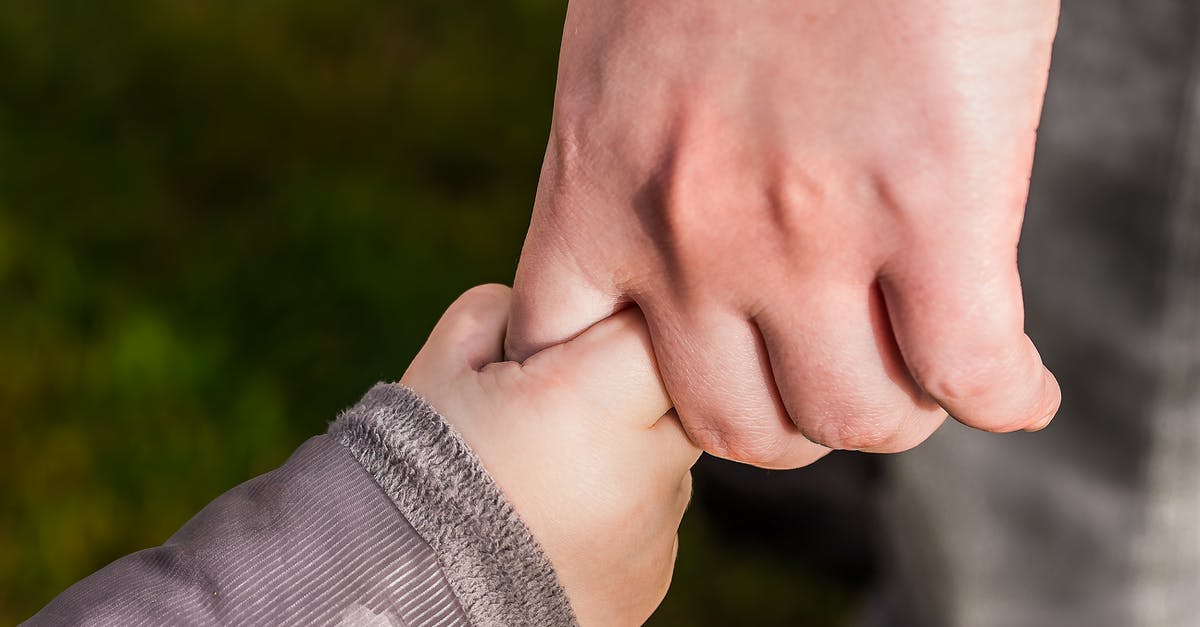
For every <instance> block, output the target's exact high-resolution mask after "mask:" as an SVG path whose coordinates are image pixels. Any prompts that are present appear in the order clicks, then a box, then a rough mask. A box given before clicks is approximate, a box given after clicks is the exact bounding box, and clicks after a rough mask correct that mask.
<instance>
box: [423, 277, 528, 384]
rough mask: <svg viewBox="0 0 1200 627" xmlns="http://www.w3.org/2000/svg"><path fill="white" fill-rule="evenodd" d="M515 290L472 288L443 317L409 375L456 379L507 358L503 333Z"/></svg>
mask: <svg viewBox="0 0 1200 627" xmlns="http://www.w3.org/2000/svg"><path fill="white" fill-rule="evenodd" d="M511 303H512V290H511V289H510V288H509V287H508V286H505V285H498V284H489V285H480V286H478V287H473V288H471V289H469V290H467V291H466V292H465V293H463V295H462V296H459V297H458V299H456V300H455V301H454V303H453V304H451V305H450V307H448V308H447V309H446V313H444V314H442V317H441V319H440V320H438V323H437V325H436V326H435V327H434V328H433V332H432V333H430V334H429V339H428V340H426V342H425V346H423V347H422V348H421V351H420V352H419V353H418V354H417V357H416V358H415V359H413V363H412V365H411V366H409V372H408V373H405V377H406V378H408V377H409V374H410V373H415V372H420V373H422V374H429V373H436V374H437V376H441V377H454V376H457V375H459V374H462V373H464V372H468V371H471V370H479V369H480V368H482V367H483V366H485V365H487V364H489V363H492V362H496V361H502V360H503V359H504V332H505V328H506V327H507V326H508V312H509V307H510V305H511Z"/></svg>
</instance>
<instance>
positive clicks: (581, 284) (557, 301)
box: [505, 214, 619, 361]
mask: <svg viewBox="0 0 1200 627" xmlns="http://www.w3.org/2000/svg"><path fill="white" fill-rule="evenodd" d="M540 215H541V214H535V216H534V220H533V222H532V223H531V224H530V227H529V234H528V235H527V236H526V238H525V246H524V248H523V250H522V251H521V259H520V261H519V262H518V264H517V274H516V277H515V278H514V279H513V301H512V316H511V318H510V319H509V324H508V334H507V337H506V339H505V355H506V357H507V358H508V359H511V360H513V361H525V360H526V359H528V358H529V357H530V356H531V355H533V354H534V353H536V352H538V351H541V350H543V349H545V348H547V347H549V346H553V345H555V344H560V343H562V342H565V341H567V340H569V339H571V338H573V337H575V336H576V335H579V334H580V333H582V332H583V331H584V330H585V329H587V328H589V327H591V326H592V325H594V324H596V323H597V322H599V321H600V320H603V319H605V318H607V317H608V316H609V315H611V314H612V313H613V312H614V311H616V310H617V309H618V307H619V299H618V298H617V296H616V295H615V294H614V293H613V291H612V290H610V289H607V288H605V287H603V286H597V285H596V284H594V283H593V282H592V280H591V279H590V278H589V276H588V275H587V273H585V272H584V271H583V270H582V269H581V268H580V267H579V266H578V264H577V262H576V260H575V258H574V257H573V256H572V255H571V254H570V253H568V252H566V250H565V247H564V246H563V245H562V237H563V235H562V233H560V232H556V231H555V228H556V227H555V225H554V224H552V223H547V221H548V219H542V218H540V217H539V216H540Z"/></svg>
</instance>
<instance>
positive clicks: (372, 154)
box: [0, 0, 855, 625]
mask: <svg viewBox="0 0 1200 627" xmlns="http://www.w3.org/2000/svg"><path fill="white" fill-rule="evenodd" d="M564 10H565V2H563V1H562V0H507V1H503V2H482V3H481V2H463V1H460V0H453V1H451V0H440V1H413V0H410V1H408V2H402V3H395V2H382V1H375V0H337V1H328V2H319V3H318V2H305V1H300V0H292V1H289V2H284V1H281V0H254V1H246V0H240V1H237V2H234V1H228V0H204V1H189V0H106V1H105V2H91V1H82V0H5V2H3V3H0V374H2V376H0V623H3V624H10V623H13V622H15V621H18V620H21V619H23V618H25V617H27V616H29V615H30V614H31V613H32V612H34V611H36V609H37V608H39V607H40V606H42V605H43V604H44V603H46V602H47V601H48V600H49V599H50V598H52V597H53V596H54V595H55V594H56V593H58V592H59V591H61V590H62V589H64V588H65V587H67V586H68V585H70V584H71V583H72V582H74V581H76V580H77V579H79V578H81V577H83V576H84V575H86V574H88V573H90V572H92V571H94V570H96V569H97V568H99V567H101V566H103V565H104V564H106V563H107V562H109V561H111V560H113V559H115V558H117V557H119V556H121V555H123V554H126V553H129V552H132V551H135V550H138V549H141V548H144V547H147V546H151V545H155V544H158V543H161V542H162V541H163V540H165V539H166V538H167V537H168V536H169V535H170V534H171V533H172V532H173V531H174V530H175V529H176V528H177V527H178V526H179V525H181V524H182V523H183V522H184V521H186V520H187V519H188V518H189V517H190V516H191V514H193V513H194V512H196V511H197V510H198V509H199V508H200V507H201V506H202V505H203V504H204V503H206V502H207V501H208V500H210V499H212V498H213V497H215V496H216V495H218V494H220V493H221V492H223V491H225V490H226V489H228V488H230V487H232V486H233V485H236V484H237V483H239V482H241V481H244V480H246V479H248V478H250V477H251V476H254V475H255V474H258V473H262V472H264V471H266V470H269V469H271V468H272V467H274V466H276V465H277V464H279V463H280V462H281V461H282V460H283V459H285V457H286V456H287V455H288V453H289V452H290V451H291V450H292V449H293V448H294V447H295V446H296V445H298V444H299V443H300V442H301V441H302V440H304V439H305V438H306V437H308V436H310V435H312V434H316V433H319V432H321V431H323V430H324V428H325V426H326V424H327V421H329V420H330V419H331V418H333V416H334V415H335V414H336V412H337V411H339V410H340V409H341V408H343V407H346V406H347V405H349V404H351V403H352V402H354V401H355V400H356V399H357V397H358V396H359V395H360V394H361V393H362V392H363V391H365V390H366V389H367V388H368V387H369V386H370V385H371V384H372V383H373V382H375V381H377V380H381V379H395V378H398V377H399V375H400V374H401V373H402V371H403V369H404V367H405V365H406V364H407V362H408V360H409V358H410V357H411V356H412V354H413V353H414V352H415V350H416V349H417V348H418V347H419V345H420V343H421V341H422V339H423V338H424V335H425V333H426V332H427V330H428V329H429V328H430V327H431V326H432V324H433V322H434V321H435V320H436V318H437V315H438V314H439V313H440V311H441V310H442V308H443V307H445V305H447V304H448V303H449V302H450V301H451V300H452V299H453V298H454V297H455V296H456V295H457V294H458V293H459V292H461V291H462V290H463V289H465V288H467V287H469V286H471V285H474V284H478V283H482V282H487V281H500V282H509V281H510V279H511V277H512V273H513V270H514V268H515V265H516V260H517V256H518V253H519V251H520V245H521V240H522V236H523V233H524V229H525V226H526V224H527V221H528V217H529V207H530V204H531V201H532V198H533V193H534V189H535V185H536V181H537V174H538V169H539V164H540V160H541V155H542V151H543V148H544V146H545V140H546V134H547V131H548V126H549V116H550V107H551V103H552V97H553V88H554V75H555V62H556V55H557V51H558V43H559V37H560V33H561V25H562V19H563V13H564ZM700 485H701V484H700V483H698V486H700ZM698 489H699V488H698ZM694 510H695V511H693V512H692V513H691V514H690V515H689V518H688V519H687V520H686V521H685V526H684V529H683V543H682V552H681V555H680V569H679V572H678V574H677V577H676V582H675V584H674V586H673V588H672V591H671V593H670V595H669V597H668V600H667V602H666V604H665V605H664V606H663V608H662V609H661V610H660V612H659V614H658V615H656V618H655V619H654V623H655V624H660V625H731V624H745V623H746V622H747V619H748V617H755V618H754V620H753V621H752V623H753V624H762V625H775V624H778V625H791V624H797V623H805V624H818V625H819V624H830V623H832V622H835V621H836V620H837V618H838V617H841V616H844V615H846V612H847V611H848V610H849V608H851V607H852V606H853V605H854V602H855V599H854V594H852V592H851V590H849V589H848V588H847V587H846V586H845V585H844V582H842V581H840V580H839V579H838V578H836V577H832V576H827V575H822V574H821V570H820V569H817V568H812V567H806V566H805V565H804V563H803V555H800V554H799V553H801V551H798V550H797V551H791V550H788V549H787V548H786V547H783V548H780V547H776V548H771V547H767V546H755V545H753V543H751V544H749V545H744V544H739V543H737V542H732V541H727V539H726V538H725V536H724V535H722V532H720V529H721V528H722V527H721V525H720V524H719V523H718V522H714V521H713V520H712V519H711V516H709V515H708V514H707V513H706V509H705V508H704V507H700V506H698V507H695V508H694Z"/></svg>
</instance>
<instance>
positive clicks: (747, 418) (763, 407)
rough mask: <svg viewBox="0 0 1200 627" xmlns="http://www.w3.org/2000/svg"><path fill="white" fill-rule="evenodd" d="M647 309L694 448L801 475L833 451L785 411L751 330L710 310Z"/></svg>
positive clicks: (664, 370) (728, 314)
mask: <svg viewBox="0 0 1200 627" xmlns="http://www.w3.org/2000/svg"><path fill="white" fill-rule="evenodd" d="M644 307H645V308H646V311H647V319H648V321H649V326H650V333H651V336H652V337H653V338H654V349H655V355H656V356H657V357H658V359H659V366H660V368H661V370H662V375H663V379H664V381H665V382H666V385H667V389H668V390H669V391H670V393H671V398H672V399H673V400H674V401H675V409H676V411H677V412H678V413H679V417H680V418H681V420H682V421H683V426H684V429H686V430H687V433H688V435H689V436H690V437H691V439H692V441H693V442H695V443H696V444H697V445H699V446H700V447H701V448H702V449H704V450H705V451H707V452H709V453H711V454H713V455H716V456H718V457H723V458H725V459H731V460H734V461H739V462H744V463H749V464H754V465H756V466H762V467H767V468H797V467H800V466H804V465H807V464H810V463H812V462H813V461H816V460H817V459H819V458H820V457H822V456H823V455H825V454H826V453H827V452H829V449H827V448H825V447H823V446H820V445H817V444H814V443H812V442H810V441H809V440H807V439H805V437H804V436H803V435H802V434H801V433H800V430H799V429H798V428H797V427H796V425H795V424H793V423H792V421H791V419H790V418H789V417H788V415H787V412H786V411H784V408H783V405H782V403H781V402H780V398H779V394H778V392H777V391H776V389H775V383H774V381H773V379H772V377H771V365H770V362H769V360H768V357H767V355H766V351H765V348H764V346H763V343H762V338H761V337H760V336H759V334H758V331H757V329H756V328H755V327H754V325H753V324H752V323H750V322H749V321H747V320H746V319H744V318H743V317H742V316H740V315H739V314H736V313H733V312H724V311H720V310H715V309H711V308H702V307H690V308H688V309H686V310H683V311H680V310H678V309H676V308H669V309H668V308H663V309H662V310H661V311H660V310H659V309H658V308H656V307H655V306H654V304H649V305H648V306H646V305H644ZM679 316H682V317H679Z"/></svg>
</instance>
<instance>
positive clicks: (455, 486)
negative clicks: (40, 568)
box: [27, 384, 575, 627]
mask: <svg viewBox="0 0 1200 627" xmlns="http://www.w3.org/2000/svg"><path fill="white" fill-rule="evenodd" d="M27 624H29V625H163V624H188V625H205V624H214V625H215V624H220V625H225V624H248V625H260V624H262V625H265V624H289V625H310V624H321V625H371V626H375V625H380V626H383V625H393V626H404V627H426V626H429V627H433V626H438V627H449V626H457V625H513V626H517V625H521V626H524V625H530V626H543V625H544V626H551V625H553V626H558V625H574V624H575V618H574V614H573V612H572V610H571V607H570V604H569V602H568V601H567V598H566V594H565V593H564V591H563V589H562V587H561V586H560V585H559V584H558V581H557V578H556V576H555V574H554V570H553V568H552V567H551V565H550V562H549V560H548V559H547V558H546V557H545V555H544V553H543V552H542V550H541V548H540V547H539V546H538V544H537V542H536V540H535V539H534V538H533V536H532V535H531V534H530V532H529V530H528V529H527V528H526V527H525V525H524V524H523V523H522V522H521V520H520V519H519V518H518V516H517V515H516V513H515V511H514V510H513V509H512V507H511V505H509V503H508V502H507V501H506V500H505V499H504V496H503V495H502V494H501V492H500V490H499V488H498V487H497V486H496V485H495V483H494V482H493V481H492V479H491V477H490V476H488V474H487V473H486V472H485V471H484V470H483V467H482V465H481V464H480V463H479V460H478V459H477V458H476V457H475V455H474V454H473V453H471V451H470V449H469V447H467V445H466V443H465V442H463V441H462V439H461V438H460V437H459V436H458V434H457V433H455V432H454V430H453V429H452V428H451V427H450V426H449V424H448V423H446V422H445V420H443V419H442V418H441V416H439V415H438V413H437V412H436V411H435V410H434V409H433V408H432V407H430V406H429V405H428V404H427V403H425V402H424V401H423V400H421V399H420V398H419V397H418V396H417V395H416V394H415V393H414V392H412V391H411V390H408V389H407V388H404V387H402V386H399V385H392V384H379V385H377V386H375V387H374V388H373V389H372V390H371V391H370V392H369V393H368V394H367V395H366V397H364V398H363V400H362V401H361V402H360V403H359V404H358V405H356V406H355V407H353V408H352V409H350V410H348V411H347V412H345V413H343V414H342V416H340V417H339V418H338V420H337V421H336V422H335V423H334V424H333V425H332V426H331V428H330V432H329V434H327V435H322V436H318V437H314V438H312V439H310V440H308V441H307V442H305V443H304V444H303V445H302V446H300V448H299V449H297V450H296V452H295V453H293V455H292V456H291V457H290V458H289V459H288V460H287V461H286V462H285V463H284V464H283V465H282V466H280V467H279V468H278V469H276V470H274V471H272V472H269V473H267V474H265V475H262V476H260V477H257V478H255V479H252V480H250V481H247V482H246V483H243V484H242V485H239V486H237V487H236V488H234V489H232V490H230V491H229V492H226V493H225V494H223V495H221V496H220V497H218V498H217V499H216V500H214V501H213V502H212V503H209V504H208V506H206V507H205V508H204V509H203V510H201V511H200V513H198V514H197V515H196V516H195V517H194V518H192V520H190V521H188V522H187V523H186V524H185V525H184V526H183V527H182V528H180V529H179V531H177V532H176V533H175V534H174V535H173V536H171V538H170V539H168V540H167V542H166V543H164V544H163V545H162V546H159V547H155V548H151V549H146V550H143V551H139V552H137V553H134V554H132V555H128V556H126V557H123V558H121V559H119V560H117V561H115V562H113V563H112V564H109V565H108V566H106V567H105V568H103V569H101V570H100V571H98V572H96V573H95V574H93V575H91V576H89V577H87V578H86V579H84V580H82V581H80V582H78V583H76V584H75V585H74V586H72V587H70V588H68V589H67V590H66V591H65V592H63V593H62V594H60V595H59V596H58V597H57V598H55V599H54V600H53V601H51V602H50V604H49V605H47V606H46V607H45V608H43V609H42V611H40V612H39V613H38V614H36V615H35V616H33V617H32V618H31V619H30V620H29V621H28V622H27Z"/></svg>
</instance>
